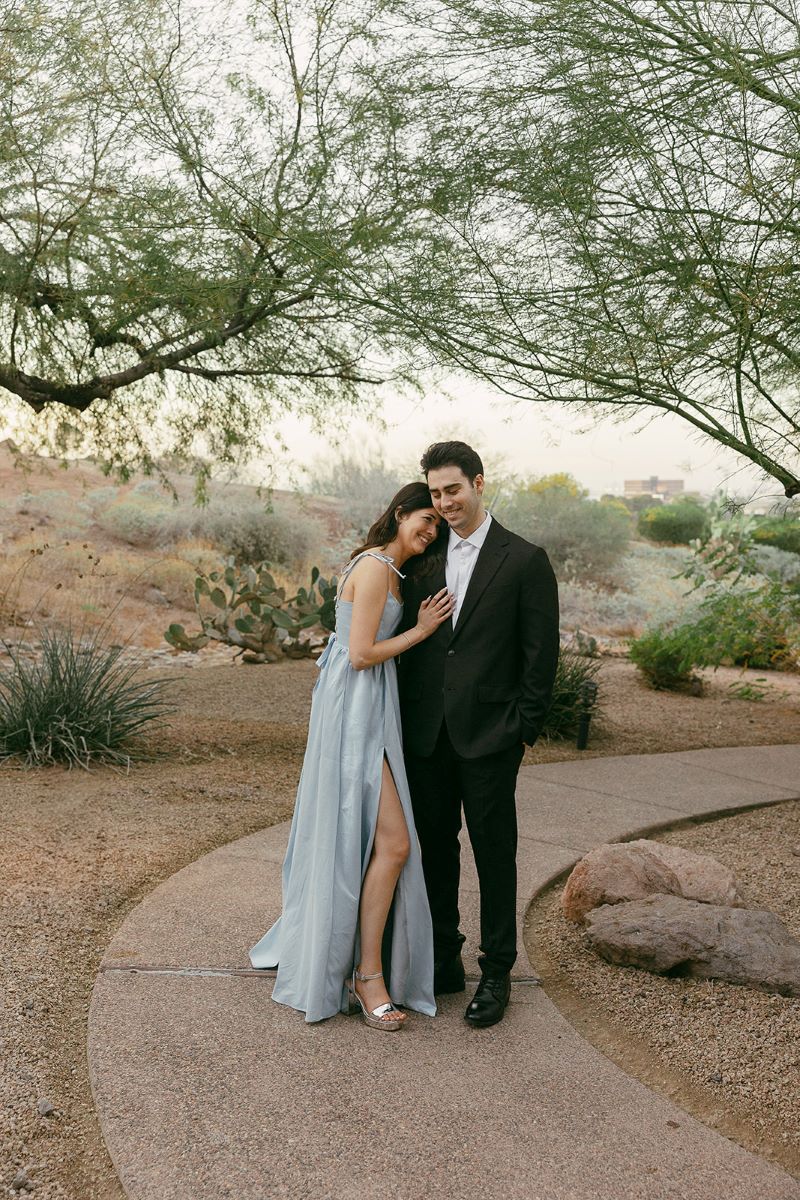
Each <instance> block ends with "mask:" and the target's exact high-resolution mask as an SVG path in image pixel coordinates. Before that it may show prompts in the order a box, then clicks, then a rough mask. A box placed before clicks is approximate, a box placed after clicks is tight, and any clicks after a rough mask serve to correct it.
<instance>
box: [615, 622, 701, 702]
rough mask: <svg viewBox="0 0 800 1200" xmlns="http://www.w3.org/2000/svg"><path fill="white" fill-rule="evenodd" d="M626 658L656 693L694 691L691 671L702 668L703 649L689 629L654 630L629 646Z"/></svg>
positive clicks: (687, 627) (691, 628)
mask: <svg viewBox="0 0 800 1200" xmlns="http://www.w3.org/2000/svg"><path fill="white" fill-rule="evenodd" d="M628 653H629V656H630V659H631V661H632V662H634V663H636V666H637V667H638V668H639V670H640V671H641V672H642V674H643V675H644V677H645V679H646V680H647V682H648V683H649V684H650V686H651V687H653V688H656V689H657V690H658V691H670V692H672V691H688V690H690V689H693V688H696V687H697V683H696V679H695V675H694V668H695V667H699V666H705V665H706V664H705V661H704V652H703V648H702V646H701V645H700V643H698V641H697V640H696V639H695V637H694V634H693V627H692V626H691V625H679V626H678V628H677V629H671V630H668V629H665V628H664V626H661V625H659V626H656V628H655V629H648V630H645V632H644V633H643V634H642V635H641V637H638V638H636V639H635V640H634V641H632V642H631V644H630V648H629V651H628Z"/></svg>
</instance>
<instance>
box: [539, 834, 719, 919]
mask: <svg viewBox="0 0 800 1200" xmlns="http://www.w3.org/2000/svg"><path fill="white" fill-rule="evenodd" d="M657 894H658V895H664V894H672V895H675V896H684V897H685V898H686V899H687V900H702V901H704V902H705V903H707V904H734V905H741V904H742V903H743V900H742V896H741V893H740V891H739V886H738V884H737V882H736V877H735V876H734V874H733V872H732V871H731V870H729V869H728V867H724V866H723V865H722V863H719V862H717V860H716V859H715V858H712V857H711V856H710V855H708V854H695V853H694V852H693V851H692V850H683V849H682V848H681V847H680V846H668V845H665V844H664V843H663V842H653V841H649V840H648V839H646V838H639V839H638V840H637V841H634V842H609V843H607V844H606V845H604V846H597V847H596V848H595V849H594V850H590V851H589V853H588V854H585V855H584V856H583V858H582V859H581V860H580V862H579V863H577V864H576V866H575V868H574V869H573V871H572V874H571V875H570V877H569V879H568V880H567V884H566V887H565V888H564V893H563V895H562V898H561V907H562V909H563V912H564V916H565V917H566V918H567V920H568V921H583V920H584V919H585V917H586V914H587V913H588V912H590V911H591V910H592V909H593V908H598V907H599V906H600V905H601V904H620V903H622V902H623V901H626V900H643V899H644V898H645V896H652V895H657Z"/></svg>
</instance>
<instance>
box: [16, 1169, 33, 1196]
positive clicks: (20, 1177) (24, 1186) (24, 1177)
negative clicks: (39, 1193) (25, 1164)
mask: <svg viewBox="0 0 800 1200" xmlns="http://www.w3.org/2000/svg"><path fill="white" fill-rule="evenodd" d="M35 1187H36V1184H35V1183H34V1182H33V1180H32V1179H31V1177H30V1176H29V1175H28V1173H27V1171H25V1170H19V1171H17V1173H16V1175H15V1176H14V1178H13V1179H12V1180H11V1190H12V1192H32V1191H33V1189H34V1188H35Z"/></svg>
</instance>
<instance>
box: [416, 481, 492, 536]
mask: <svg viewBox="0 0 800 1200" xmlns="http://www.w3.org/2000/svg"><path fill="white" fill-rule="evenodd" d="M428 489H429V491H430V493H431V499H432V500H433V507H434V508H435V509H436V511H437V512H438V513H441V515H442V516H443V517H444V519H445V521H447V524H448V525H449V526H450V528H451V529H454V530H455V532H456V533H457V534H458V535H459V536H460V537H469V535H470V534H471V533H474V531H475V530H476V529H477V528H478V526H479V525H480V523H481V521H482V520H483V476H482V475H476V476H475V479H474V481H473V482H471V481H470V480H469V479H467V477H466V475H465V474H464V472H463V471H462V470H461V468H460V467H436V468H435V469H434V470H432V471H429V472H428Z"/></svg>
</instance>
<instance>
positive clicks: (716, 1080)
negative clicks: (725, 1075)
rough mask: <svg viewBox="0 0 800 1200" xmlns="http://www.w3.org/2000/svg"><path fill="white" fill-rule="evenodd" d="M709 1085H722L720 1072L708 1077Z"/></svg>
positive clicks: (714, 1072)
mask: <svg viewBox="0 0 800 1200" xmlns="http://www.w3.org/2000/svg"><path fill="white" fill-rule="evenodd" d="M708 1082H709V1083H722V1076H721V1075H720V1073H719V1071H712V1072H711V1074H710V1075H709V1077H708Z"/></svg>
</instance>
